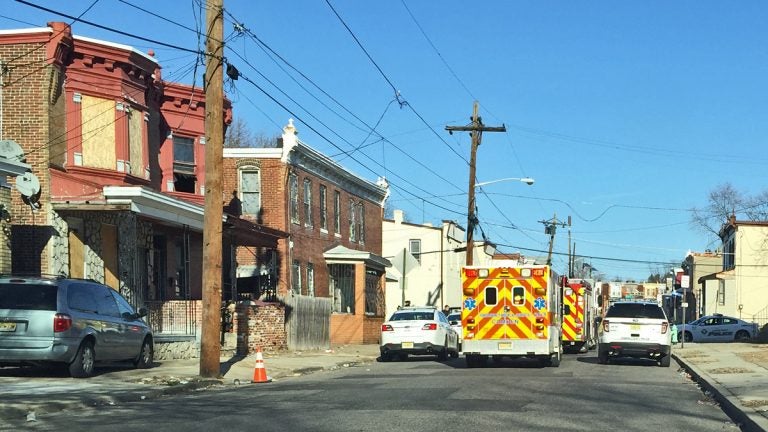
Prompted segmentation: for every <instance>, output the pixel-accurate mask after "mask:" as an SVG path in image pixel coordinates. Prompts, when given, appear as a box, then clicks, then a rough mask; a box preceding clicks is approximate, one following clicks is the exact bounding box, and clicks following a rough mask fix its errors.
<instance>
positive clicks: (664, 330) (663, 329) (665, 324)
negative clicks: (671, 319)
mask: <svg viewBox="0 0 768 432" xmlns="http://www.w3.org/2000/svg"><path fill="white" fill-rule="evenodd" d="M667 330H669V323H668V322H663V323H661V334H666V333H667Z"/></svg>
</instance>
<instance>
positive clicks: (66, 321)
mask: <svg viewBox="0 0 768 432" xmlns="http://www.w3.org/2000/svg"><path fill="white" fill-rule="evenodd" d="M70 327H72V317H70V316H69V315H67V314H56V315H54V316H53V332H54V333H61V332H63V331H67V330H69V329H70Z"/></svg>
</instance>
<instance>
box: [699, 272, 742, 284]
mask: <svg viewBox="0 0 768 432" xmlns="http://www.w3.org/2000/svg"><path fill="white" fill-rule="evenodd" d="M735 278H736V271H735V270H734V269H730V270H723V271H719V272H715V273H710V274H708V275H704V276H702V277H700V278H699V280H698V282H699V283H700V284H702V283H704V282H706V281H708V280H731V279H735Z"/></svg>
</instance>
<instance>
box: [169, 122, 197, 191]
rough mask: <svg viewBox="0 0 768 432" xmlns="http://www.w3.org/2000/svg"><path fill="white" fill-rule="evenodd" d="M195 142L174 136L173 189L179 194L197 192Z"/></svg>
mask: <svg viewBox="0 0 768 432" xmlns="http://www.w3.org/2000/svg"><path fill="white" fill-rule="evenodd" d="M196 180H197V178H196V177H195V140H194V139H192V138H186V137H181V136H175V135H174V136H173V189H174V190H175V191H178V192H188V193H195V192H196V184H195V183H196Z"/></svg>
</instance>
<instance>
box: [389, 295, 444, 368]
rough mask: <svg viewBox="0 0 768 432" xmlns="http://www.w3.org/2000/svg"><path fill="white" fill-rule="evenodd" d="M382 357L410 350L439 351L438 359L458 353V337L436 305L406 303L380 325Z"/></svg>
mask: <svg viewBox="0 0 768 432" xmlns="http://www.w3.org/2000/svg"><path fill="white" fill-rule="evenodd" d="M380 352H381V360H382V361H388V360H391V359H392V358H393V357H395V356H397V357H398V358H400V359H401V360H404V359H406V358H408V355H409V354H415V355H430V354H434V355H437V358H438V359H439V360H445V359H447V358H448V356H451V357H454V358H456V357H458V356H459V338H458V335H457V334H456V332H455V331H454V330H453V328H451V324H450V323H449V322H448V319H447V318H446V317H445V315H444V314H443V312H442V311H440V310H438V309H436V308H434V307H405V308H402V309H399V310H397V311H395V313H393V314H392V316H391V317H389V320H387V321H386V322H384V323H383V324H382V325H381V344H380Z"/></svg>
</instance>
